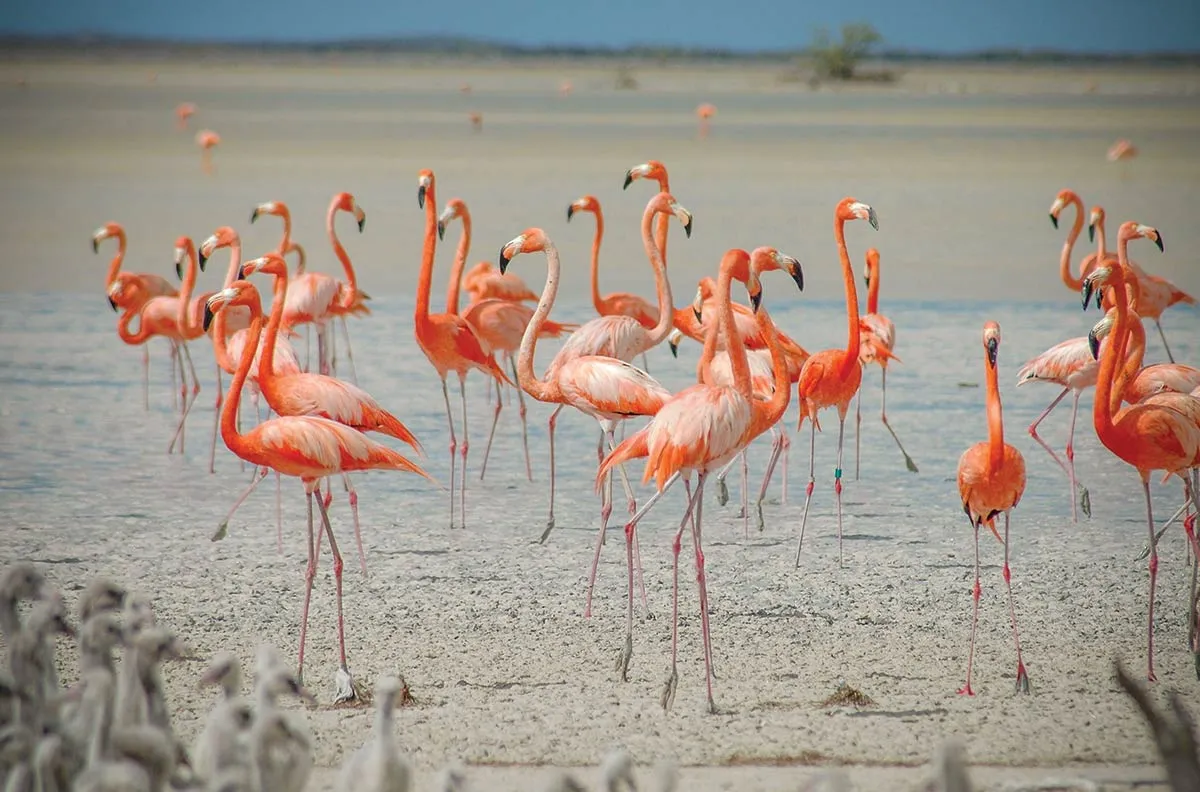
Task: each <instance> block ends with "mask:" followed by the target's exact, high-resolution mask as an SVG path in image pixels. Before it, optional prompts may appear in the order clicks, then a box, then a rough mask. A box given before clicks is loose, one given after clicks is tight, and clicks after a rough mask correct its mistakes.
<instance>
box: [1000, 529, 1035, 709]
mask: <svg viewBox="0 0 1200 792" xmlns="http://www.w3.org/2000/svg"><path fill="white" fill-rule="evenodd" d="M1004 587H1005V588H1007V589H1008V616H1009V618H1010V619H1011V620H1012V631H1013V643H1014V644H1015V645H1016V647H1017V692H1018V693H1028V692H1029V675H1028V674H1027V673H1025V663H1024V662H1023V661H1022V660H1021V638H1020V637H1019V636H1018V635H1017V609H1016V608H1015V607H1013V595H1012V573H1011V572H1010V571H1009V568H1008V512H1004Z"/></svg>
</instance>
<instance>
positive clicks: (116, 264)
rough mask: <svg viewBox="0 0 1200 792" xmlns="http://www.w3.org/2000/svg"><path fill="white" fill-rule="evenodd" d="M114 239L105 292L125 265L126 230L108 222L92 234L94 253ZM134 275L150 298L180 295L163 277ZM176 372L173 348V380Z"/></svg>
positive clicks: (146, 371)
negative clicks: (105, 242)
mask: <svg viewBox="0 0 1200 792" xmlns="http://www.w3.org/2000/svg"><path fill="white" fill-rule="evenodd" d="M112 238H115V239H116V240H117V254H116V255H115V256H113V258H112V261H110V262H109V264H108V273H107V274H106V275H105V276H104V290H105V292H107V291H108V289H109V287H110V286H112V284H113V281H114V280H116V278H117V273H118V272H120V270H121V265H122V264H123V263H125V228H124V227H123V226H122V225H121V224H120V223H114V222H108V223H105V224H104V225H102V226H101V227H100V228H98V229H96V232H95V233H94V234H92V252H93V253H99V252H100V243H101V242H103V241H104V240H106V239H112ZM134 274H135V275H137V277H138V278H139V279H140V280H141V283H142V287H143V288H144V289H145V290H146V294H147V295H148V297H158V296H163V297H174V296H175V295H177V294H179V291H178V290H177V289H176V288H175V286H174V285H172V284H171V282H170V281H169V280H167V279H166V278H164V277H163V276H161V275H153V274H151V273H149V272H136V273H134ZM174 370H175V348H174V347H173V346H172V347H171V371H172V375H171V376H172V379H174V373H173V372H174ZM142 407H143V408H144V409H146V410H149V409H150V348H149V347H147V346H143V347H142Z"/></svg>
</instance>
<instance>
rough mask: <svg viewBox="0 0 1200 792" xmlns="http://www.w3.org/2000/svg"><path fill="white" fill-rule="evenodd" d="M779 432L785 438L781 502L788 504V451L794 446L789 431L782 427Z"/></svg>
mask: <svg viewBox="0 0 1200 792" xmlns="http://www.w3.org/2000/svg"><path fill="white" fill-rule="evenodd" d="M779 434H780V436H781V437H782V438H783V443H782V445H783V470H782V471H781V475H782V476H783V481H782V482H781V483H780V503H782V504H783V505H784V506H786V505H787V502H788V501H787V489H788V451H789V450H790V449H791V447H792V440H791V438H790V437H788V433H787V430H786V429H780V430H779Z"/></svg>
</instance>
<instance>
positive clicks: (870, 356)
mask: <svg viewBox="0 0 1200 792" xmlns="http://www.w3.org/2000/svg"><path fill="white" fill-rule="evenodd" d="M863 279H864V280H865V281H866V284H867V313H866V315H865V316H862V317H861V318H860V319H859V322H860V323H861V329H860V330H859V333H858V362H859V363H861V364H862V365H863V367H864V368H865V367H866V366H869V365H871V364H872V363H878V364H879V371H880V374H879V377H880V387H881V389H882V391H883V398H882V400H881V401H880V404H879V420H880V421H882V422H883V426H884V428H885V429H887V430H888V433H889V434H890V435H891V436H892V439H893V440H895V441H896V445H897V446H898V447H899V448H900V453H901V454H903V455H904V466H905V467H907V468H908V470H909V472H910V473H916V472H917V463H916V462H913V459H912V457H910V456H909V455H908V452H907V451H905V450H904V444H903V443H901V442H900V438H899V436H898V435H897V434H896V430H895V429H893V428H892V425H891V424H890V423H888V419H887V370H888V361H891V360H894V361H896V362H897V363H899V362H900V358H898V357H896V355H894V354H893V353H892V350H893V349H894V348H895V347H896V325H895V323H893V322H892V320H891V319H889V318H887V317H886V316H884V315H883V314H881V313H879V251H878V250H876V249H875V248H867V266H866V270H865V271H864V272H863ZM861 439H862V392H861V391H860V392H859V394H858V398H857V399H855V401H854V480H855V481H858V451H859V441H860V440H861Z"/></svg>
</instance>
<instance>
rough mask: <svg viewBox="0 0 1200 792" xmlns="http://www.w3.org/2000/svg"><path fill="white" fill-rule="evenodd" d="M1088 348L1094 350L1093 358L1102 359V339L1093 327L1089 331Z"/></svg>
mask: <svg viewBox="0 0 1200 792" xmlns="http://www.w3.org/2000/svg"><path fill="white" fill-rule="evenodd" d="M1088 349H1090V350H1092V359H1093V360H1099V359H1100V339H1099V338H1097V337H1096V331H1095V330H1094V329H1093V330H1092V331H1091V332H1090V333H1088Z"/></svg>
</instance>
